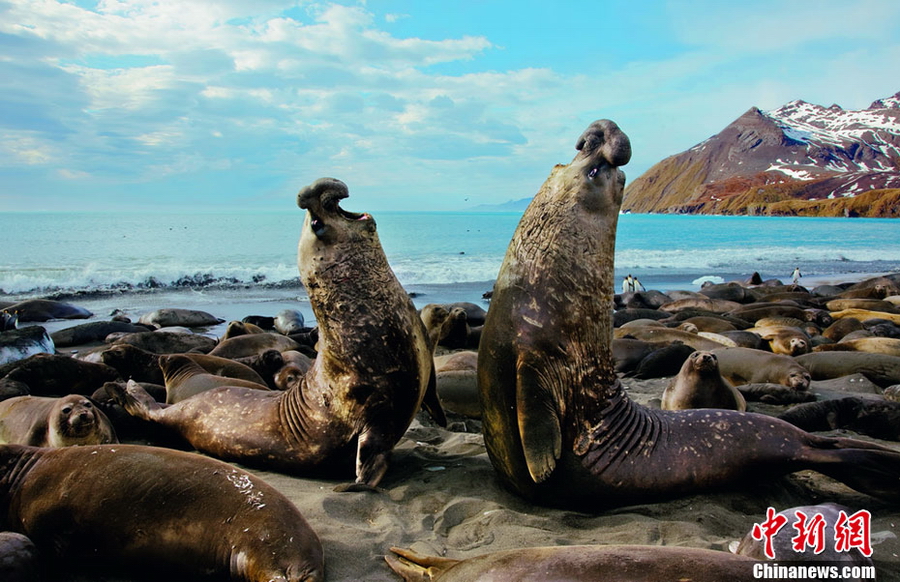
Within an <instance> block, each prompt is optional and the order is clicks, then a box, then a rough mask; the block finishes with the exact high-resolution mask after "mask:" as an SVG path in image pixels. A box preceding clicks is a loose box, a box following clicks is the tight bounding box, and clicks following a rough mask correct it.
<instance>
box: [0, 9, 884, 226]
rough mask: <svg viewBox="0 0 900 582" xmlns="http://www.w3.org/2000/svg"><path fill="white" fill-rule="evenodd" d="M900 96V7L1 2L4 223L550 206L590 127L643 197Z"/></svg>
mask: <svg viewBox="0 0 900 582" xmlns="http://www.w3.org/2000/svg"><path fill="white" fill-rule="evenodd" d="M898 91H900V2H895V1H894V0H884V1H876V0H872V1H865V0H862V1H858V2H850V3H848V2H846V1H844V0H841V1H830V0H819V1H817V2H812V3H811V2H800V1H796V2H794V1H784V0H782V1H777V2H776V1H771V2H770V1H758V2H752V1H751V2H733V3H732V2H721V1H705V0H694V1H684V2H682V1H663V0H657V1H652V0H651V1H641V0H631V1H627V2H626V1H618V0H609V1H602V0H593V1H584V2H575V1H566V0H556V1H554V2H549V1H546V0H545V1H543V2H535V1H529V0H516V1H515V2H513V1H506V0H503V1H500V0H498V1H489V0H481V1H478V0H453V1H447V2H445V1H441V0H430V1H424V0H419V1H413V0H368V1H363V2H353V1H346V2H306V1H299V2H297V1H294V2H290V1H280V0H255V1H253V2H246V1H243V0H217V1H201V0H178V1H174V0H173V1H167V0H152V1H151V0H103V1H100V2H97V1H88V0H77V1H68V2H64V1H53V0H0V211H11V210H135V211H143V210H153V209H159V210H168V209H176V208H184V209H197V210H210V211H218V210H229V211H231V210H237V211H256V210H277V209H286V210H289V209H292V208H293V207H294V194H295V193H296V192H297V190H299V189H300V187H302V186H304V185H305V184H308V183H310V182H312V181H313V180H315V179H317V178H319V177H322V176H333V177H336V178H340V179H342V180H344V181H345V182H347V183H348V185H349V186H350V192H351V199H350V200H349V201H347V202H346V203H345V204H344V205H345V207H347V208H348V209H351V210H358V211H363V210H365V211H370V212H375V211H379V210H458V209H462V208H466V207H470V206H472V205H474V204H478V203H501V202H505V201H507V200H511V199H519V198H524V197H528V196H531V195H533V194H534V193H535V192H536V191H537V189H538V188H539V186H540V184H541V183H542V182H543V181H544V179H545V178H546V176H547V175H548V174H549V172H550V169H551V168H552V166H553V165H554V164H556V163H567V162H569V161H570V160H571V158H572V156H573V154H574V144H575V140H576V138H577V137H578V135H579V134H580V133H581V131H582V130H583V129H584V128H585V127H586V126H587V125H588V124H589V123H590V122H591V121H593V120H595V119H599V118H609V119H612V120H614V121H616V122H617V123H618V124H619V125H620V127H622V129H623V130H624V131H625V132H626V133H627V134H628V135H629V136H630V138H631V140H632V147H633V150H634V155H633V158H632V161H631V163H630V164H629V165H628V166H626V167H625V168H624V170H625V172H626V174H627V175H628V176H629V179H633V178H636V177H637V176H638V175H640V174H641V173H643V172H644V171H645V170H646V169H648V168H649V167H650V166H652V165H653V164H655V163H656V162H658V161H660V160H662V159H663V158H665V157H667V156H670V155H673V154H676V153H678V152H680V151H683V150H685V149H687V148H690V147H692V146H693V145H695V144H697V143H698V142H700V141H702V140H704V139H706V138H707V137H709V136H710V135H713V134H715V133H717V132H718V131H719V130H721V129H722V128H723V127H725V125H727V124H728V123H730V122H731V121H733V120H734V119H735V118H737V117H738V116H740V115H741V114H742V113H743V112H744V111H746V110H747V109H749V108H750V107H751V106H754V105H755V106H758V107H760V108H762V109H774V108H777V107H779V106H781V105H782V104H784V103H786V102H788V101H791V100H793V99H804V100H806V101H810V102H813V103H818V104H821V105H826V106H827V105H831V104H832V103H837V104H839V105H841V106H842V107H844V108H846V109H863V108H866V107H868V105H869V104H870V103H871V102H872V101H874V100H875V99H878V98H881V97H887V96H890V95H893V94H894V93H896V92H898Z"/></svg>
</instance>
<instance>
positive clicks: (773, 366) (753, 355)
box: [713, 348, 812, 390]
mask: <svg viewBox="0 0 900 582" xmlns="http://www.w3.org/2000/svg"><path fill="white" fill-rule="evenodd" d="M713 353H715V354H716V357H717V358H718V359H719V371H720V372H721V373H722V376H724V377H725V378H726V379H728V381H730V382H731V383H732V384H734V385H735V386H737V385H740V384H760V383H767V382H771V383H774V384H783V385H785V386H787V387H788V388H793V389H794V390H808V389H809V382H810V380H811V379H812V378H811V377H810V375H809V372H808V371H807V370H806V368H805V367H804V366H803V365H802V364H800V363H798V362H797V360H795V359H794V358H792V357H790V356H785V355H783V354H773V353H771V352H764V351H762V350H755V349H753V348H721V349H718V350H715V351H714V352H713Z"/></svg>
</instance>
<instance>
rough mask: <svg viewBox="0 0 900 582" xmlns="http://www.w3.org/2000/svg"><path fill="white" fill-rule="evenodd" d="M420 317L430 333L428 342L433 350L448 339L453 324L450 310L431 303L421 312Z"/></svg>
mask: <svg viewBox="0 0 900 582" xmlns="http://www.w3.org/2000/svg"><path fill="white" fill-rule="evenodd" d="M419 317H421V318H422V323H424V324H425V330H426V332H427V333H428V341H429V342H430V343H431V347H432V349H434V348H436V347H437V346H438V344H439V343H440V342H441V340H443V339H444V338H445V337H447V334H449V333H450V328H451V326H452V325H453V322H452V321H451V320H450V310H449V309H447V308H446V307H444V306H443V305H439V304H437V303H429V304H428V305H426V306H424V307H423V308H422V309H420V310H419Z"/></svg>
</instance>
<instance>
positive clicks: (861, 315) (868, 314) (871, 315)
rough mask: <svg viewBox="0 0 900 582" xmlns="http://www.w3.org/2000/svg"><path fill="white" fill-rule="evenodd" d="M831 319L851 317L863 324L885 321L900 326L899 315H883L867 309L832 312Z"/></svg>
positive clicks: (882, 312)
mask: <svg viewBox="0 0 900 582" xmlns="http://www.w3.org/2000/svg"><path fill="white" fill-rule="evenodd" d="M831 317H832V318H833V319H843V318H845V317H852V318H853V319H858V320H859V321H862V322H865V321H868V320H870V319H886V320H887V321H890V322H891V323H896V324H900V314H896V313H885V312H884V311H871V310H868V309H853V308H850V309H842V310H840V311H832V312H831Z"/></svg>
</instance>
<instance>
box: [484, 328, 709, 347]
mask: <svg viewBox="0 0 900 582" xmlns="http://www.w3.org/2000/svg"><path fill="white" fill-rule="evenodd" d="M482 333H483V332H482ZM615 337H617V338H624V337H633V338H635V339H639V340H644V341H646V342H669V343H671V342H681V343H683V344H685V345H688V346H691V347H692V348H694V349H695V350H706V351H712V350H715V349H717V348H722V347H725V344H723V343H722V342H720V341H716V340H712V339H710V338H709V337H706V336H702V335H699V334H696V333H690V332H688V331H684V330H681V329H672V328H668V327H663V326H650V325H648V326H642V327H620V328H619V329H617V330H615Z"/></svg>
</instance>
